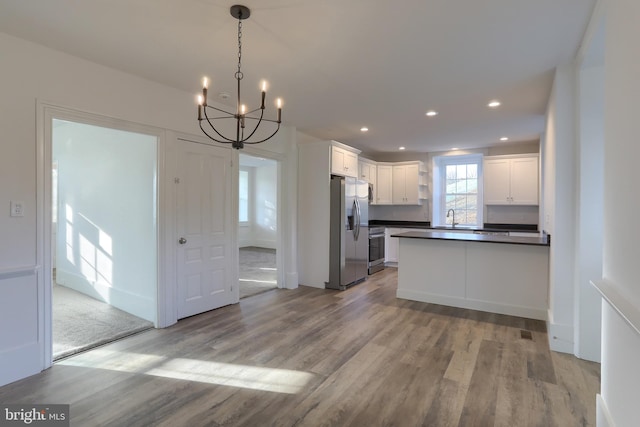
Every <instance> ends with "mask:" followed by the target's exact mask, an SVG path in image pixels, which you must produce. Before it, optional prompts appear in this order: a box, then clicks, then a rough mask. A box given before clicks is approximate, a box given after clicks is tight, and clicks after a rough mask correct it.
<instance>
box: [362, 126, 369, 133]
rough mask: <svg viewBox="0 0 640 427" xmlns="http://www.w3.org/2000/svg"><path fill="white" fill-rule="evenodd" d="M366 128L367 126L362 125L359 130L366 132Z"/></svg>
mask: <svg viewBox="0 0 640 427" xmlns="http://www.w3.org/2000/svg"><path fill="white" fill-rule="evenodd" d="M368 130H369V128H368V127H366V126H363V127H361V128H360V131H361V132H367V131H368Z"/></svg>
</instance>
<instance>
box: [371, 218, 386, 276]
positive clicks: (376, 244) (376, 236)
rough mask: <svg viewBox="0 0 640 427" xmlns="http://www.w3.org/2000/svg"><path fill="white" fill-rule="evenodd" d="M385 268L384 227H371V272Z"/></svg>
mask: <svg viewBox="0 0 640 427" xmlns="http://www.w3.org/2000/svg"><path fill="white" fill-rule="evenodd" d="M380 270H384V227H369V274H373V273H376V272H378V271H380Z"/></svg>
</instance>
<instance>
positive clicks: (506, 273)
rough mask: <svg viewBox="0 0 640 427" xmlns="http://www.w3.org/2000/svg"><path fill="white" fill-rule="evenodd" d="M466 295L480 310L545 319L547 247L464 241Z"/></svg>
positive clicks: (546, 305)
mask: <svg viewBox="0 0 640 427" xmlns="http://www.w3.org/2000/svg"><path fill="white" fill-rule="evenodd" d="M466 245H467V256H466V260H467V266H466V270H467V287H466V289H467V292H466V298H467V299H468V300H470V301H475V302H477V303H478V305H477V306H478V309H480V310H482V309H483V308H482V306H483V305H487V309H488V310H487V311H492V312H496V313H501V314H510V315H514V316H522V317H528V318H533V319H541V320H546V316H547V307H548V293H549V289H548V288H549V286H548V283H549V248H548V247H547V246H529V245H509V244H491V243H476V242H467V244H466Z"/></svg>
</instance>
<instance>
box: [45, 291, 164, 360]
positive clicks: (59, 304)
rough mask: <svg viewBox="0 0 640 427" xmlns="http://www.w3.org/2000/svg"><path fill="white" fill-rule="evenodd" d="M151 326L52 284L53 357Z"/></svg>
mask: <svg viewBox="0 0 640 427" xmlns="http://www.w3.org/2000/svg"><path fill="white" fill-rule="evenodd" d="M152 327H153V323H151V322H149V321H147V320H144V319H140V318H139V317H136V316H133V315H131V314H129V313H126V312H124V311H122V310H119V309H117V308H115V307H112V306H110V305H109V304H105V303H103V302H101V301H98V300H96V299H93V298H91V297H88V296H86V295H84V294H82V293H80V292H76V291H74V290H73V289H69V288H67V287H65V286H60V285H54V286H53V360H58V359H62V358H63V357H67V356H71V355H72V354H76V353H79V352H81V351H85V350H88V349H90V348H94V347H98V346H100V345H103V344H106V343H108V342H111V341H115V340H117V339H120V338H123V337H126V336H128V335H132V334H135V333H137V332H140V331H144V330H146V329H150V328H152Z"/></svg>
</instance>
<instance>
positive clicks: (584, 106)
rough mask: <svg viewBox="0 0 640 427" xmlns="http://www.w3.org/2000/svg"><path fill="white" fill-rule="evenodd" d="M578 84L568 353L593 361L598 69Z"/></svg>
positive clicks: (597, 305)
mask: <svg viewBox="0 0 640 427" xmlns="http://www.w3.org/2000/svg"><path fill="white" fill-rule="evenodd" d="M579 85H580V86H579V103H580V104H579V105H580V115H579V139H578V150H579V154H578V182H579V189H578V191H577V194H578V204H577V207H578V209H577V212H576V218H577V221H576V225H577V233H576V289H575V292H576V298H575V316H576V319H575V326H576V330H575V344H574V354H575V355H576V356H578V357H580V358H582V359H588V360H592V361H596V362H599V361H600V322H601V313H600V312H601V300H600V295H599V294H598V292H597V291H596V290H595V289H594V288H593V287H592V286H591V281H592V280H598V279H600V278H601V277H602V238H603V237H602V214H603V197H604V161H603V157H604V67H603V66H594V67H589V68H582V69H581V70H580V80H579Z"/></svg>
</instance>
